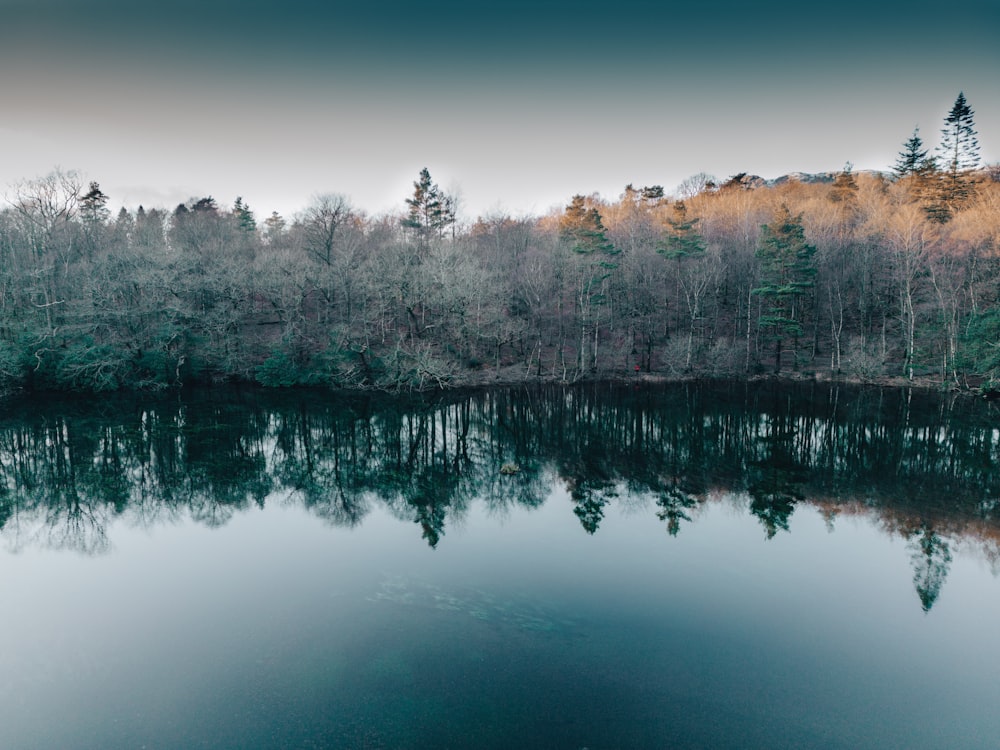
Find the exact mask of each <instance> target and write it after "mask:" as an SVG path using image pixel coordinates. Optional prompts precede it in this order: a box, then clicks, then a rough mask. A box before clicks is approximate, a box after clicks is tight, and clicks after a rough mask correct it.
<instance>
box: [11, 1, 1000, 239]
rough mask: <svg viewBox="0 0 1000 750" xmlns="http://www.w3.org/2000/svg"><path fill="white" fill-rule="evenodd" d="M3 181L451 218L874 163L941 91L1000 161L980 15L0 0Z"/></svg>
mask: <svg viewBox="0 0 1000 750" xmlns="http://www.w3.org/2000/svg"><path fill="white" fill-rule="evenodd" d="M0 81H2V84H0V85H2V88H3V91H2V94H3V96H2V104H0V188H2V189H6V188H7V187H8V186H10V185H11V184H12V183H14V182H17V181H19V180H22V179H25V178H33V177H37V176H41V175H43V174H45V173H47V172H49V171H51V170H52V169H53V168H55V167H57V166H58V167H61V168H63V169H76V170H79V171H80V172H81V173H82V175H83V176H84V178H85V179H87V180H91V179H93V180H97V181H99V182H100V183H101V186H102V188H103V189H104V191H105V192H106V193H108V194H109V195H110V196H111V198H112V201H113V202H114V203H115V204H116V205H120V204H121V203H124V204H125V205H127V206H129V207H130V208H135V207H136V206H137V205H138V204H140V203H143V204H145V205H146V206H147V207H150V206H162V207H166V208H173V207H174V206H175V205H176V204H177V203H179V202H181V201H184V200H187V199H189V198H191V197H201V196H205V195H212V196H214V197H215V198H216V199H217V200H218V201H219V203H220V204H223V205H227V204H228V205H231V204H232V202H233V200H234V199H235V198H236V196H237V195H242V196H243V198H244V200H245V201H246V202H247V203H249V205H250V207H251V208H252V209H254V210H255V211H256V213H257V214H258V217H263V216H266V215H267V214H269V213H270V212H271V211H273V210H277V211H279V212H280V213H282V214H285V215H286V216H290V215H292V214H294V212H295V211H297V210H300V209H302V208H304V207H305V206H306V205H307V204H308V202H309V200H310V197H311V196H313V195H315V194H318V193H325V192H339V193H344V194H346V195H347V196H349V197H350V199H351V201H352V202H353V203H354V204H355V205H356V206H358V207H360V208H363V209H366V210H368V211H370V212H373V213H375V212H381V211H385V210H399V209H401V208H403V200H404V199H405V198H406V197H407V196H408V195H409V194H410V193H411V191H412V182H413V180H414V179H416V177H417V173H418V172H419V170H420V169H421V168H422V167H424V166H426V167H428V168H429V169H430V172H431V175H432V176H433V178H434V179H435V180H436V181H437V182H438V183H439V184H440V185H441V186H442V187H443V188H446V189H451V190H453V191H456V192H458V193H460V195H461V201H462V213H463V215H464V217H465V218H467V219H469V218H474V217H475V216H476V215H477V214H479V213H483V212H486V211H491V210H494V209H496V208H498V207H502V208H503V209H505V210H507V211H509V212H512V213H515V214H517V213H526V212H530V213H541V212H545V211H547V210H548V209H549V208H550V207H552V206H554V205H562V204H565V203H566V202H568V200H569V198H570V197H571V196H572V195H573V194H574V193H591V192H599V193H601V194H603V195H604V196H606V197H609V198H615V197H617V196H618V195H619V194H620V193H621V192H622V188H623V187H624V186H625V184H626V183H630V182H631V183H634V184H635V185H636V186H642V185H651V184H660V185H663V186H664V187H665V188H666V189H667V190H668V191H669V190H672V189H673V188H674V187H675V186H676V185H677V184H678V183H680V182H681V181H682V180H683V179H684V178H686V177H688V176H690V175H692V174H695V173H697V172H702V171H704V172H708V173H711V174H714V175H716V176H718V177H720V178H725V177H728V176H730V175H732V174H735V173H737V172H750V173H753V174H759V175H761V176H764V177H777V176H779V175H781V174H785V173H787V172H791V171H803V172H815V171H827V170H835V169H839V168H841V167H842V166H843V165H844V163H845V162H847V161H851V162H852V163H853V164H854V165H855V168H856V169H885V168H887V167H888V166H889V165H891V164H892V162H893V161H894V160H895V157H896V154H897V152H898V151H899V149H900V148H901V146H902V143H903V141H904V140H906V139H907V138H908V137H909V135H910V134H911V132H912V131H913V128H914V126H917V125H919V126H920V128H921V135H922V137H923V138H924V140H925V142H926V143H928V144H930V145H936V144H937V141H938V135H939V131H940V128H941V125H942V121H943V118H944V116H945V115H946V114H947V112H948V110H949V109H950V108H951V105H952V104H953V103H954V101H955V97H956V96H957V94H958V92H959V91H960V90H963V91H964V92H965V95H966V98H967V99H968V101H969V104H970V105H971V106H972V108H973V110H974V111H975V121H976V126H977V129H978V131H979V140H980V143H981V145H982V156H983V158H984V160H985V161H988V162H996V161H998V160H1000V96H998V95H1000V0H964V1H963V2H961V3H942V2H939V1H938V0H935V2H925V0H909V1H908V2H878V0H866V2H858V1H856V0H839V1H838V2H836V3H822V4H813V3H791V2H766V1H762V2H752V1H751V0H740V1H739V2H736V1H733V0H715V1H714V2H703V1H699V0H691V2H689V3H684V4H680V3H672V2H664V1H663V0H660V1H659V2H646V1H645V0H631V1H630V2H627V3H621V2H618V3H615V2H609V3H593V2H586V1H581V0H577V2H554V3H545V2H496V3H493V4H492V5H489V6H486V5H485V4H484V5H482V6H480V4H478V3H473V2H469V1H466V2H429V1H428V2H419V0H411V1H410V2H397V1H396V0H392V1H391V2H375V1H372V0H369V2H363V1H362V0H356V1H355V2H351V3H340V2H325V3H313V2H295V0H285V1H284V2H274V1H272V0H197V1H192V0H171V1H170V2H159V1H155V2H154V1H153V0H145V1H144V0H129V1H128V2H126V1H125V0H0Z"/></svg>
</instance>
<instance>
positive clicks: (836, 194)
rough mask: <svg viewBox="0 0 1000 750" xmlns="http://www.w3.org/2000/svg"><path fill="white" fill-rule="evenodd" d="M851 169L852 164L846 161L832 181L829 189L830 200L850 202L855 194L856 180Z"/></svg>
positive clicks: (856, 189) (856, 188) (856, 190)
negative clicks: (831, 186)
mask: <svg viewBox="0 0 1000 750" xmlns="http://www.w3.org/2000/svg"><path fill="white" fill-rule="evenodd" d="M853 169H854V165H853V164H851V163H850V162H847V164H845V165H844V168H843V169H842V170H841V171H840V172H839V173H838V174H837V178H836V179H835V180H834V181H833V188H832V189H831V190H830V200H832V201H833V202H834V203H845V204H846V203H850V202H851V201H853V200H854V199H855V197H856V196H857V194H858V181H857V180H855V179H854V173H853V172H852V170H853Z"/></svg>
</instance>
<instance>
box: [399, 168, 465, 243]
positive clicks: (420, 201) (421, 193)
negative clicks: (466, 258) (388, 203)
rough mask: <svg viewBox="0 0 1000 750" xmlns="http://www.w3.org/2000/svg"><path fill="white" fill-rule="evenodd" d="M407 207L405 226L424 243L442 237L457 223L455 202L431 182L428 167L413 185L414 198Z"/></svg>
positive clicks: (408, 202) (410, 199)
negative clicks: (446, 229)
mask: <svg viewBox="0 0 1000 750" xmlns="http://www.w3.org/2000/svg"><path fill="white" fill-rule="evenodd" d="M406 205H407V206H409V207H410V210H409V213H408V214H407V216H406V218H405V219H403V226H404V227H407V228H409V229H413V230H414V231H415V232H416V234H417V236H418V237H419V238H420V239H421V240H422V241H426V240H427V239H428V238H429V237H431V236H432V235H435V234H436V235H437V236H439V237H440V236H441V234H442V233H443V232H444V230H445V228H447V227H449V226H451V225H453V224H454V223H455V206H454V200H453V199H452V197H451V196H449V195H446V194H445V193H444V192H443V191H442V190H441V188H439V187H438V186H437V184H436V183H435V182H434V181H433V180H431V173H430V172H429V171H428V169H427V167H424V168H423V169H421V170H420V176H419V178H418V179H417V180H416V181H415V182H414V183H413V197H412V198H407V199H406Z"/></svg>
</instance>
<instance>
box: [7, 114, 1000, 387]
mask: <svg viewBox="0 0 1000 750" xmlns="http://www.w3.org/2000/svg"><path fill="white" fill-rule="evenodd" d="M975 135H976V134H975V130H974V128H973V126H972V111H971V109H969V107H968V104H967V103H966V102H965V99H964V96H961V95H960V96H959V98H958V100H957V101H956V103H955V107H954V108H953V109H952V111H951V112H950V113H949V114H948V117H947V118H946V120H945V127H944V130H943V131H942V137H941V143H940V145H939V146H938V147H937V149H936V151H935V152H934V155H933V156H932V155H931V151H930V149H929V148H925V146H924V144H923V141H922V140H921V138H920V136H919V133H918V132H916V131H915V132H914V134H913V136H912V137H911V138H910V139H909V140H907V141H905V142H904V143H903V146H902V151H901V152H900V154H899V160H898V161H897V163H896V164H895V165H894V166H893V168H892V172H891V173H889V172H887V173H885V174H873V173H857V174H855V173H853V172H852V170H851V169H850V166H848V167H845V169H844V170H843V171H841V172H839V173H837V174H830V175H825V176H820V177H815V176H814V177H808V178H803V179H795V178H792V179H785V180H779V181H777V184H771V183H765V182H764V181H763V180H761V179H760V178H755V177H752V176H749V175H745V174H738V175H736V176H734V177H732V178H730V179H728V180H725V181H716V180H713V179H711V178H709V177H707V176H698V177H695V178H692V179H690V180H687V181H685V183H684V184H683V185H682V186H681V188H680V189H679V190H678V193H679V194H678V195H676V196H673V197H671V196H667V195H665V192H664V190H663V188H662V187H660V186H648V187H641V188H635V187H633V186H631V185H629V186H626V187H625V189H624V191H623V193H622V194H621V195H620V196H619V197H618V198H617V199H616V200H607V199H604V198H602V197H600V196H596V195H590V196H587V195H577V196H573V197H572V198H571V199H570V200H569V201H568V204H567V205H566V206H565V208H564V209H562V210H559V211H554V212H552V213H550V214H549V215H546V216H540V217H524V216H511V215H506V214H504V213H501V212H498V213H493V214H490V215H485V216H480V217H478V218H477V219H475V220H474V221H471V222H469V221H467V222H464V223H463V222H462V221H460V220H459V218H460V217H459V216H458V214H457V205H456V203H457V202H456V200H455V199H454V198H453V197H452V196H449V195H448V194H446V193H445V192H444V191H442V190H441V189H440V188H438V186H437V185H436V184H435V183H434V182H433V179H432V178H431V175H430V173H429V172H428V171H427V170H426V169H425V170H423V171H422V172H421V174H420V175H419V177H418V179H417V180H416V181H415V183H414V188H413V193H412V195H410V196H400V212H399V213H398V214H397V215H380V216H369V215H366V214H365V213H364V212H362V211H360V210H358V209H356V208H354V207H352V206H351V204H350V202H349V200H348V199H347V198H346V197H344V196H340V195H324V196H318V197H316V198H315V199H314V200H313V202H312V203H311V205H309V206H308V207H306V208H305V209H304V210H303V211H302V212H301V213H299V214H297V215H296V216H294V217H289V218H287V219H286V218H284V217H281V216H279V215H277V214H272V215H271V216H270V217H266V218H262V217H258V216H256V215H255V214H254V212H253V211H252V210H251V209H250V207H249V206H247V205H246V204H245V203H244V202H243V201H242V200H241V199H237V200H236V202H235V205H233V206H232V207H223V206H219V205H218V204H217V203H216V201H215V200H213V199H212V198H211V197H204V198H196V199H192V200H190V201H189V202H187V203H185V204H182V205H179V206H177V207H176V208H175V209H174V210H164V209H145V208H143V207H137V208H136V209H135V210H130V209H128V208H122V209H121V211H120V212H119V213H118V214H117V215H116V216H112V215H111V212H110V210H109V208H108V206H109V203H110V200H111V199H110V197H109V196H107V195H105V194H104V193H103V191H102V190H101V189H100V186H99V184H98V183H96V182H90V183H89V185H85V184H84V181H83V180H82V179H81V178H80V177H79V176H78V175H76V174H75V173H71V172H70V173H67V172H55V173H53V174H50V175H48V176H46V177H44V178H41V179H36V180H29V181H25V182H23V183H20V184H18V185H15V186H13V187H11V188H10V190H9V191H8V192H7V206H6V207H5V208H4V209H3V210H2V211H0V259H2V260H0V385H2V386H3V387H5V388H8V389H9V388H17V387H24V388H29V389H53V388H54V389H74V390H88V391H106V390H115V389H120V388H163V387H173V386H179V385H184V384H189V383H197V382H217V381H249V382H258V383H261V384H264V385H269V386H290V385H298V384H309V385H319V384H323V385H329V386H334V387H344V388H380V389H388V390H397V389H419V388H431V387H443V386H448V385H458V384H467V383H483V382H492V381H496V380H500V381H504V382H520V381H533V380H539V379H541V380H556V381H567V382H570V381H577V380H581V379H593V378H617V377H645V376H647V375H648V374H652V375H663V376H668V377H686V376H734V375H736V376H741V377H742V376H747V375H755V374H765V373H779V374H792V373H798V374H802V375H809V374H818V375H824V376H826V375H830V376H833V377H850V378H855V379H862V380H865V379H878V378H884V377H903V378H908V379H915V378H916V379H922V380H924V381H925V382H926V381H930V382H934V383H939V384H945V385H955V386H966V385H973V386H980V385H984V386H986V387H992V386H993V384H994V383H996V382H997V381H1000V170H998V169H997V168H995V167H994V168H983V167H982V166H981V165H980V163H979V156H978V143H977V142H976V138H975Z"/></svg>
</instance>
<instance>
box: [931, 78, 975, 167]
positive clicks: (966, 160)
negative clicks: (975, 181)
mask: <svg viewBox="0 0 1000 750" xmlns="http://www.w3.org/2000/svg"><path fill="white" fill-rule="evenodd" d="M974 114H975V113H974V112H973V111H972V109H971V108H970V107H969V104H968V102H966V101H965V94H964V93H963V92H961V91H960V92H958V98H957V99H956V100H955V104H954V106H952V108H951V111H950V112H949V113H948V116H947V117H945V118H944V127H943V128H942V129H941V144H940V145H939V146H938V152H939V153H940V154H941V167H942V169H944V170H945V172H947V173H949V174H957V173H959V172H968V171H971V170H974V169H978V168H979V165H980V161H979V140H978V139H977V138H976V136H977V135H978V134H977V133H976V129H975V125H974V122H973V119H972V118H973V115H974Z"/></svg>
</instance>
